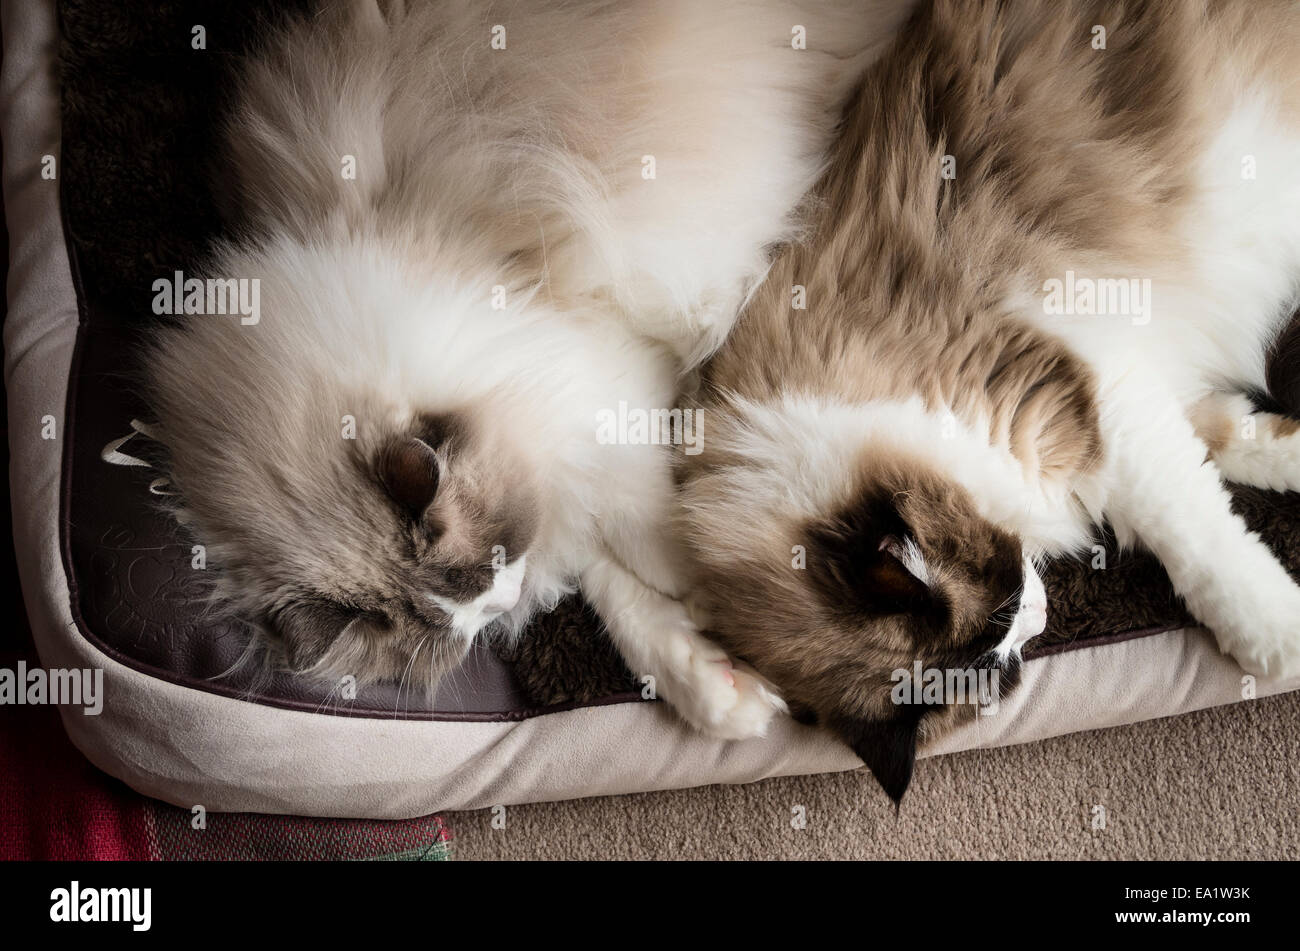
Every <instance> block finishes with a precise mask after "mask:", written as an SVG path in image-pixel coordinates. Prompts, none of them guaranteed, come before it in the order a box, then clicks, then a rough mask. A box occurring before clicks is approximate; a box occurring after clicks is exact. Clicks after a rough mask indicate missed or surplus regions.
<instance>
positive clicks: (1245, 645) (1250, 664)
mask: <svg viewBox="0 0 1300 951" xmlns="http://www.w3.org/2000/svg"><path fill="white" fill-rule="evenodd" d="M1225 650H1226V651H1227V653H1229V654H1231V655H1232V657H1233V659H1234V660H1235V661H1236V662H1237V663H1238V664H1240V665H1241V669H1242V670H1244V671H1246V673H1248V674H1254V675H1255V676H1257V677H1269V678H1273V679H1277V680H1289V679H1291V678H1292V677H1300V631H1297V632H1293V633H1292V636H1291V637H1290V638H1288V639H1285V640H1282V639H1268V640H1265V639H1262V638H1258V637H1255V638H1251V639H1249V640H1243V641H1238V642H1236V643H1232V644H1228V645H1225Z"/></svg>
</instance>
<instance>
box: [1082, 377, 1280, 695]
mask: <svg viewBox="0 0 1300 951" xmlns="http://www.w3.org/2000/svg"><path fill="white" fill-rule="evenodd" d="M1132 397H1133V398H1130V399H1126V400H1117V401H1113V402H1112V403H1111V405H1109V406H1107V407H1106V412H1105V413H1103V418H1104V419H1105V420H1106V421H1107V422H1106V423H1105V424H1104V426H1105V428H1106V429H1107V430H1108V431H1107V434H1106V436H1107V438H1106V447H1107V453H1108V454H1109V456H1110V474H1109V478H1108V479H1107V483H1108V488H1109V502H1108V505H1107V515H1108V516H1109V518H1110V520H1111V522H1112V524H1113V525H1114V526H1115V528H1116V530H1117V531H1118V532H1121V533H1131V534H1133V535H1136V536H1137V538H1138V539H1139V540H1140V541H1141V542H1142V543H1143V544H1144V545H1145V546H1146V547H1147V548H1149V549H1150V550H1151V551H1152V552H1153V553H1154V554H1155V555H1156V556H1157V557H1158V558H1159V559H1160V561H1161V563H1162V564H1163V565H1164V567H1165V570H1166V571H1167V572H1168V574H1169V578H1170V581H1172V582H1173V585H1174V590H1176V591H1177V592H1178V594H1180V595H1181V596H1182V598H1183V600H1184V601H1185V602H1186V603H1187V607H1188V608H1189V610H1190V611H1191V612H1192V614H1193V615H1194V616H1195V617H1196V618H1197V620H1199V621H1200V622H1201V623H1203V624H1205V625H1206V626H1208V627H1209V628H1210V629H1211V630H1212V631H1213V632H1214V634H1215V636H1216V638H1217V639H1218V642H1219V646H1220V647H1221V648H1222V649H1223V650H1224V651H1225V652H1227V653H1229V654H1231V655H1232V656H1233V657H1234V658H1236V660H1237V662H1238V663H1240V664H1241V666H1242V667H1244V668H1245V669H1246V670H1247V671H1250V672H1251V673H1256V674H1262V675H1268V676H1279V677H1290V676H1295V675H1297V674H1300V586H1297V584H1296V582H1295V581H1294V580H1293V579H1292V578H1291V576H1290V575H1289V574H1288V573H1287V571H1286V569H1285V568H1283V567H1282V565H1281V564H1280V563H1279V562H1278V560H1277V559H1276V558H1275V557H1274V555H1273V553H1272V552H1271V551H1269V549H1268V547H1267V546H1266V545H1265V544H1264V543H1263V542H1262V541H1261V540H1260V538H1259V536H1257V535H1256V534H1254V533H1253V532H1251V531H1249V530H1248V529H1247V528H1246V524H1245V522H1243V521H1242V520H1241V518H1240V517H1238V516H1237V515H1236V514H1234V513H1233V511H1232V508H1231V497H1230V496H1229V494H1228V491H1227V489H1226V488H1224V485H1223V481H1222V478H1221V474H1220V472H1219V470H1218V468H1217V467H1216V466H1215V465H1214V463H1213V462H1211V461H1209V460H1208V459H1207V458H1206V444H1205V443H1204V442H1203V441H1202V440H1201V439H1200V438H1198V436H1197V433H1196V431H1195V430H1194V429H1193V426H1192V423H1191V422H1190V421H1189V420H1188V419H1187V418H1186V416H1185V415H1184V414H1183V412H1182V410H1181V407H1179V406H1177V405H1176V403H1175V402H1174V401H1172V400H1168V399H1162V398H1161V397H1160V396H1158V395H1154V394H1152V393H1147V392H1144V393H1139V394H1133V395H1132Z"/></svg>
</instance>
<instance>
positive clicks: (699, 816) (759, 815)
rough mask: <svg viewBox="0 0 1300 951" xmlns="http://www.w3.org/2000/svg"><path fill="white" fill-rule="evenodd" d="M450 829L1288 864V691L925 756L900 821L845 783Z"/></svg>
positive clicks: (491, 840) (812, 851) (767, 850)
mask: <svg viewBox="0 0 1300 951" xmlns="http://www.w3.org/2000/svg"><path fill="white" fill-rule="evenodd" d="M796 806H802V807H803V808H804V814H805V815H806V827H805V828H803V829H795V828H793V827H792V824H791V820H792V818H793V816H794V814H795V813H794V811H793V810H794V807H796ZM1098 806H1100V807H1102V808H1103V809H1104V810H1105V814H1104V818H1105V828H1100V829H1094V828H1093V825H1094V809H1095V807H1098ZM1097 815H1098V816H1100V813H1097ZM448 819H449V820H450V825H451V828H452V832H453V835H454V849H455V857H456V858H458V859H461V860H466V859H554V858H563V859H609V858H612V859H766V858H788V859H874V858H886V859H892V858H905V859H976V858H979V859H1043V858H1049V859H1050V858H1064V859H1074V858H1088V859H1217V858H1222V859H1259V858H1286V859H1296V858H1298V857H1300V693H1293V694H1290V695H1287V696H1284V697H1272V698H1269V699H1265V700H1255V701H1248V702H1244V703H1238V704H1234V705H1232V706H1229V707H1219V708H1216V709H1213V710H1204V711H1201V712H1199V713H1193V714H1188V715H1186V716H1182V717H1174V718H1171V719H1167V720H1154V721H1150V722H1147V723H1139V724H1135V725H1133V726H1128V727H1121V728H1118V729H1113V730H1104V731H1101V732H1096V733H1081V734H1075V735H1072V736H1064V737H1059V738H1057V739H1054V740H1048V741H1046V742H1042V743H1033V744H1029V745H1027V746H1013V747H1007V748H1003V749H997V750H976V751H972V752H969V753H959V754H956V755H953V756H947V757H941V758H938V759H928V760H924V761H923V762H921V763H919V764H918V766H917V772H916V777H915V779H914V780H913V782H912V788H911V790H910V791H909V792H908V794H907V798H906V799H905V800H904V801H903V810H902V814H901V815H900V816H899V817H898V818H895V816H894V812H893V809H892V808H891V807H889V806H888V805H887V804H886V800H885V797H884V796H883V794H881V793H880V791H879V790H878V789H877V788H876V786H875V783H874V780H872V779H871V777H870V775H869V774H865V773H863V772H853V773H841V774H833V775H824V776H802V777H789V778H784V779H771V780H766V781H764V782H761V783H753V784H750V785H747V786H712V787H703V788H699V789H687V790H678V791H673V792H663V793H648V794H644V795H636V796H616V797H609V798H603V799H584V800H577V801H573V802H563V803H543V804H538V805H531V806H516V807H512V808H510V809H508V810H507V812H506V817H505V819H506V823H505V828H504V829H500V830H498V829H493V828H492V827H491V821H490V820H491V815H490V813H488V812H487V811H482V812H469V813H453V814H451V815H450V816H448Z"/></svg>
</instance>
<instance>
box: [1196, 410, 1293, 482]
mask: <svg viewBox="0 0 1300 951" xmlns="http://www.w3.org/2000/svg"><path fill="white" fill-rule="evenodd" d="M1188 415H1189V417H1190V419H1191V421H1192V425H1193V426H1194V427H1196V434H1197V435H1198V436H1199V437H1200V438H1201V439H1202V441H1204V443H1205V445H1206V446H1207V447H1208V448H1209V450H1210V457H1211V458H1212V459H1213V460H1214V464H1215V465H1216V466H1217V467H1218V469H1219V472H1220V473H1222V474H1223V477H1224V478H1225V479H1227V480H1228V481H1229V482H1238V483H1240V484H1242V485H1250V486H1254V487H1256V488H1259V489H1273V490H1275V491H1278V492H1297V491H1300V422H1297V421H1296V420H1294V419H1291V418H1289V417H1287V416H1279V415H1278V414H1277V413H1261V412H1257V411H1256V410H1255V407H1254V404H1252V403H1251V401H1250V400H1249V399H1248V398H1247V397H1245V396H1243V395H1242V394H1240V393H1211V394H1210V395H1209V396H1207V397H1205V398H1204V399H1202V400H1200V401H1199V402H1197V403H1196V404H1195V405H1194V406H1193V407H1192V409H1191V411H1190V412H1189V414H1188Z"/></svg>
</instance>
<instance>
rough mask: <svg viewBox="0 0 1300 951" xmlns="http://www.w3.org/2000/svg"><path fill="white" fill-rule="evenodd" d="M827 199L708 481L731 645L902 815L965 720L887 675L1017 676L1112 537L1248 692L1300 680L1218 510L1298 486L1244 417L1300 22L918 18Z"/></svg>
mask: <svg viewBox="0 0 1300 951" xmlns="http://www.w3.org/2000/svg"><path fill="white" fill-rule="evenodd" d="M817 194H818V196H819V199H820V203H821V208H820V212H819V214H818V217H817V221H816V224H815V225H814V226H813V229H812V233H811V235H810V236H809V237H808V238H807V239H806V240H804V241H801V242H799V243H797V244H795V245H793V246H792V247H791V248H789V249H788V250H787V251H786V252H785V253H784V254H783V255H782V256H781V257H780V258H779V259H778V260H777V261H776V263H775V264H774V265H773V267H772V269H771V271H770V272H769V275H768V277H767V280H766V282H765V284H764V285H763V286H762V287H761V289H760V290H759V291H758V293H757V294H756V295H755V297H754V298H753V299H752V301H751V302H750V303H749V305H748V306H747V308H746V309H745V311H744V312H743V314H742V315H741V317H740V319H739V321H738V322H737V324H736V327H735V329H734V330H733V332H732V335H731V337H730V338H729V340H728V342H727V344H726V345H725V346H724V348H723V349H722V350H721V351H720V352H719V354H718V355H717V356H716V358H715V359H714V360H713V361H712V363H711V364H710V365H709V366H708V367H707V368H706V372H705V376H704V387H703V389H702V391H701V392H700V394H699V397H698V403H699V408H700V411H701V412H702V413H703V414H704V418H705V419H706V421H707V429H706V432H707V435H708V438H707V441H706V444H705V446H704V448H703V451H702V452H701V453H700V454H698V455H695V456H692V457H688V458H687V459H686V460H685V461H684V471H683V475H684V479H685V482H684V487H683V493H682V496H683V499H684V509H685V511H684V514H683V516H682V518H681V525H682V530H683V532H684V534H685V535H686V537H687V538H688V539H689V541H690V544H691V548H692V549H693V552H694V555H695V557H696V559H697V562H698V570H699V577H698V588H699V593H700V596H701V597H702V598H703V599H704V600H705V602H706V605H707V608H708V610H709V614H710V616H711V625H712V628H713V630H714V633H715V636H716V637H717V639H718V641H719V643H720V644H721V645H722V646H723V647H725V648H726V649H727V650H728V651H729V652H731V653H733V655H735V656H737V657H739V658H743V659H745V660H747V661H748V662H749V663H751V664H752V665H753V666H754V667H755V668H756V669H757V671H758V672H759V673H760V674H761V675H763V676H764V677H766V678H767V679H768V680H770V681H771V682H772V684H774V686H775V688H776V690H777V691H778V692H779V693H780V695H781V696H783V697H784V699H785V700H786V701H787V702H788V703H789V705H790V707H791V709H792V711H793V712H794V713H795V714H796V716H798V717H800V718H802V719H805V720H808V721H817V722H820V723H822V724H824V725H825V726H827V727H828V728H830V729H831V730H833V731H835V732H836V733H837V734H838V735H839V736H841V737H842V738H843V739H844V740H845V741H846V742H848V743H849V744H850V745H852V747H853V748H854V749H855V750H856V751H857V752H858V754H859V755H860V756H861V757H862V758H863V760H864V761H866V762H867V764H868V765H869V766H871V768H872V769H873V771H874V772H875V774H876V776H877V777H878V778H879V779H880V780H881V782H882V784H883V785H884V787H885V789H886V791H887V792H889V793H890V795H891V796H893V797H894V798H895V799H896V800H897V799H898V798H899V797H901V795H902V794H903V791H904V790H905V789H906V787H907V784H908V781H909V779H910V775H911V770H912V763H913V758H914V755H915V746H916V742H917V736H918V733H924V732H925V731H927V730H929V729H932V728H938V727H939V726H940V725H941V724H942V723H943V722H946V720H947V718H949V717H951V716H952V715H953V714H954V711H953V710H952V709H951V708H949V707H943V706H942V705H928V706H927V705H925V704H910V705H899V704H897V703H896V702H894V700H895V699H896V698H891V695H890V694H891V687H892V686H893V682H892V681H891V672H893V671H897V670H900V669H902V670H907V671H911V670H913V669H914V664H915V662H917V661H920V662H921V663H922V664H923V665H924V667H926V668H939V669H944V668H948V669H951V668H981V667H983V668H994V669H998V670H1001V671H1003V672H1004V673H1007V674H1013V673H1014V670H1015V668H1016V667H1017V665H1018V653H1019V648H1020V645H1022V644H1023V643H1024V642H1025V641H1026V640H1028V639H1029V638H1030V637H1032V636H1034V635H1036V634H1037V633H1039V632H1040V631H1041V630H1042V628H1043V624H1044V619H1045V613H1044V612H1045V607H1046V605H1045V600H1044V596H1043V588H1042V585H1041V583H1040V582H1039V580H1038V576H1037V574H1036V572H1035V568H1034V562H1035V560H1037V559H1040V558H1042V557H1044V556H1052V555H1068V554H1070V553H1074V552H1078V551H1079V550H1080V549H1083V548H1086V546H1087V545H1088V544H1089V543H1090V541H1091V539H1092V538H1093V536H1094V533H1095V531H1096V529H1097V526H1098V525H1099V524H1100V523H1101V522H1102V521H1103V520H1107V521H1109V523H1110V525H1111V526H1113V528H1114V530H1115V532H1116V534H1117V536H1118V537H1119V539H1120V540H1121V541H1122V542H1124V543H1126V544H1133V543H1136V544H1141V545H1144V546H1146V547H1147V548H1148V549H1150V550H1151V551H1152V552H1153V553H1154V554H1156V555H1157V556H1158V557H1159V559H1160V560H1161V562H1162V563H1163V565H1164V567H1165V568H1166V569H1167V571H1168V574H1169V577H1170V579H1171V580H1172V582H1173V585H1174V587H1175V589H1176V590H1177V592H1178V593H1179V594H1180V595H1181V596H1182V597H1183V598H1184V599H1185V601H1186V603H1187V605H1188V607H1189V608H1190V610H1191V611H1192V613H1193V614H1194V615H1195V616H1196V617H1197V618H1198V619H1199V620H1200V621H1202V622H1204V623H1205V624H1206V625H1207V626H1208V627H1210V628H1211V629H1212V630H1213V631H1214V634H1215V636H1216V637H1217V638H1218V641H1219V644H1220V646H1221V648H1222V649H1223V650H1224V651H1226V652H1228V653H1230V654H1231V655H1232V656H1233V657H1235V658H1236V659H1237V660H1238V661H1239V662H1240V663H1241V665H1242V666H1243V667H1244V668H1245V669H1246V670H1248V671H1251V672H1254V673H1257V674H1262V675H1268V676H1294V675H1295V674H1296V673H1298V672H1300V586H1297V584H1296V582H1295V580H1294V579H1292V578H1291V577H1290V576H1289V575H1288V573H1287V572H1286V570H1285V569H1284V568H1283V567H1282V565H1281V564H1280V563H1279V562H1278V561H1277V559H1276V558H1275V557H1274V556H1273V555H1272V554H1271V553H1270V551H1269V550H1268V549H1267V548H1266V547H1265V545H1264V544H1263V543H1262V542H1261V541H1260V539H1259V538H1258V537H1256V536H1255V535H1253V534H1252V533H1251V532H1249V531H1247V529H1246V527H1245V525H1244V524H1243V522H1242V521H1241V519H1240V518H1238V517H1237V516H1236V515H1234V514H1233V512H1232V510H1231V508H1230V506H1229V495H1228V492H1227V490H1226V489H1225V487H1224V484H1223V483H1224V480H1225V479H1228V480H1234V481H1238V482H1243V483H1246V484H1249V485H1255V486H1263V487H1267V488H1272V489H1279V490H1298V489H1300V432H1297V428H1296V425H1295V423H1294V422H1293V421H1291V420H1289V419H1286V418H1283V417H1279V416H1273V415H1269V414H1265V413H1257V412H1255V410H1254V409H1253V408H1252V404H1251V402H1250V401H1249V400H1248V399H1247V398H1246V395H1245V394H1247V393H1251V392H1257V391H1263V390H1264V389H1265V385H1266V380H1265V364H1266V355H1267V353H1268V351H1269V348H1270V346H1271V345H1272V343H1273V342H1274V340H1275V338H1276V337H1277V335H1278V333H1279V331H1280V330H1281V328H1282V326H1283V324H1284V323H1285V321H1286V319H1287V318H1288V317H1289V315H1290V314H1291V313H1292V312H1293V310H1294V309H1295V303H1296V296H1297V290H1298V289H1300V5H1298V4H1294V3H1282V2H1268V0H1224V2H1197V0H1193V2H1187V0H1149V2H1141V0H1133V2H1109V0H1108V2H1089V0H1068V2H1058V0H1050V2H1049V0H1041V2H1039V0H1017V2H1009V3H972V2H968V0H934V2H928V3H925V4H923V6H922V8H921V9H919V10H918V11H917V13H916V15H915V19H914V20H913V21H912V22H910V23H909V24H908V25H907V27H906V28H905V29H904V30H903V31H902V32H901V33H900V36H899V39H898V40H897V42H896V45H895V46H894V47H893V48H892V50H891V51H890V52H889V53H888V54H887V55H886V56H885V57H883V58H882V59H880V60H879V61H878V62H877V63H876V64H875V65H874V66H873V67H872V68H871V69H870V70H869V71H868V73H867V75H866V77H865V79H864V82H863V85H862V87H861V90H860V92H859V93H858V95H857V97H856V100H855V101H854V102H853V103H852V104H851V106H850V107H849V109H848V111H847V115H846V125H845V129H844V131H843V135H842V138H841V139H840V141H839V143H838V145H837V146H836V150H835V154H834V157H833V161H832V166H831V168H830V169H829V171H828V172H827V174H826V176H825V177H824V179H823V181H822V182H821V184H820V186H819V188H818V190H817ZM1011 679H1014V677H1012V678H1011ZM1005 683H1006V681H1005V679H1004V685H1005ZM936 706H938V707H939V709H936ZM935 714H938V716H936V715H935Z"/></svg>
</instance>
